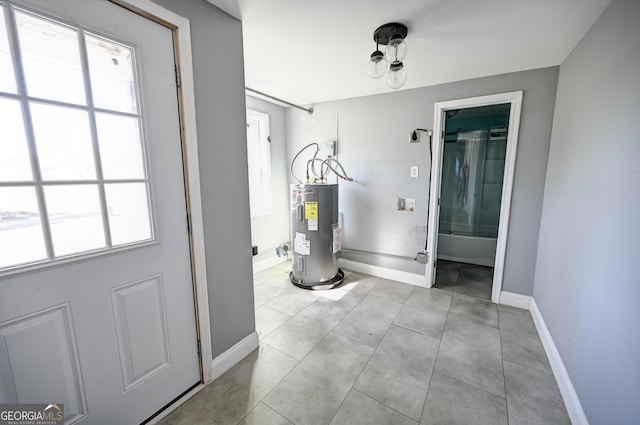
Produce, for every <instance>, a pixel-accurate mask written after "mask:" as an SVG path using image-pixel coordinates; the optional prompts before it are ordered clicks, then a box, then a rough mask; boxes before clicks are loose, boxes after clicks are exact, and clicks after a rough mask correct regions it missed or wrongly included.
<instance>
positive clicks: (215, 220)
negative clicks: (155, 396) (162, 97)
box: [155, 0, 255, 357]
mask: <svg viewBox="0 0 640 425" xmlns="http://www.w3.org/2000/svg"><path fill="white" fill-rule="evenodd" d="M155 1H156V3H158V4H160V5H162V6H164V7H166V8H167V9H169V10H171V11H173V12H175V13H177V14H179V15H181V16H184V17H186V18H188V19H189V20H190V22H191V42H192V50H193V68H194V71H193V73H194V79H195V93H196V119H197V126H198V128H197V131H198V151H199V157H200V183H201V185H202V207H203V214H204V236H205V248H206V255H207V278H208V282H207V285H208V289H209V309H210V311H209V313H210V315H211V316H210V319H211V339H212V346H213V347H212V349H213V357H216V356H217V355H219V354H221V353H223V352H224V351H225V350H227V349H229V348H230V347H232V346H233V345H234V344H236V343H237V342H238V341H240V340H242V339H243V338H244V337H246V336H247V335H249V334H251V333H252V332H253V331H254V329H255V319H254V310H253V276H252V274H251V270H252V267H251V234H250V219H249V189H248V187H249V183H248V175H247V141H246V139H247V133H246V121H245V109H246V108H245V96H244V65H243V50H242V24H241V23H240V21H238V20H236V19H235V18H232V17H231V16H229V15H227V14H226V13H224V12H222V11H221V10H219V9H218V8H216V7H214V6H212V5H211V4H210V3H207V2H206V1H204V0H182V1H179V2H178V1H172V0H155ZM221 40H224V42H220V41H221ZM223 65H224V66H223Z"/></svg>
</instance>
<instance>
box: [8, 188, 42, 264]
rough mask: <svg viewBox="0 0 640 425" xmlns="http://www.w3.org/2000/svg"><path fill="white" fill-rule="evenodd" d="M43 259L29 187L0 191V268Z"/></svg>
mask: <svg viewBox="0 0 640 425" xmlns="http://www.w3.org/2000/svg"><path fill="white" fill-rule="evenodd" d="M46 258H47V251H46V248H45V244H44V236H43V234H42V223H41V221H40V212H39V210H38V202H37V200H36V193H35V189H34V188H33V187H0V267H10V266H15V265H18V264H24V263H29V262H33V261H38V260H44V259H46Z"/></svg>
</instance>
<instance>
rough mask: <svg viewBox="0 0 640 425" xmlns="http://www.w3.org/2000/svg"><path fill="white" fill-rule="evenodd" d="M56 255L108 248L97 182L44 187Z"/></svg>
mask: <svg viewBox="0 0 640 425" xmlns="http://www.w3.org/2000/svg"><path fill="white" fill-rule="evenodd" d="M44 194H45V199H46V202H47V208H48V214H49V226H50V227H51V238H52V241H53V251H54V253H55V255H56V256H62V255H69V254H75V253H78V252H85V251H91V250H94V249H98V248H104V247H105V238H104V227H103V224H102V214H101V211H100V200H99V197H98V186H97V185H67V186H48V187H45V188H44Z"/></svg>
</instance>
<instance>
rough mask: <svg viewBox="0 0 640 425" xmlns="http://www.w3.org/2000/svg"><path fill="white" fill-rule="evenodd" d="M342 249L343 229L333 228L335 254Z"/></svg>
mask: <svg viewBox="0 0 640 425" xmlns="http://www.w3.org/2000/svg"><path fill="white" fill-rule="evenodd" d="M341 249H342V227H334V228H333V253H334V254H335V253H337V252H338V251H340V250H341Z"/></svg>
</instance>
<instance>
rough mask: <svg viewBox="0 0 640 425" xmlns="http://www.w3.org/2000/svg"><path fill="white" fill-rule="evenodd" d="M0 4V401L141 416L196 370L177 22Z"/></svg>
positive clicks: (112, 9) (82, 4) (194, 377)
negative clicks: (170, 26)
mask: <svg viewBox="0 0 640 425" xmlns="http://www.w3.org/2000/svg"><path fill="white" fill-rule="evenodd" d="M0 6H1V7H0V10H1V11H2V16H1V17H0V18H1V20H0V22H2V25H0V403H64V413H65V422H66V423H83V424H134V423H140V422H142V421H144V420H145V419H146V418H148V417H149V416H151V415H152V414H154V413H155V412H156V411H158V410H159V409H161V408H162V407H163V406H165V405H166V404H167V403H169V402H171V401H172V400H173V399H175V398H176V397H178V396H179V395H181V394H182V393H183V392H184V391H185V390H187V389H189V388H191V387H192V386H194V385H195V384H197V383H199V382H200V366H199V364H200V360H199V357H198V346H197V340H198V338H197V332H196V316H195V311H194V309H195V308H194V293H193V279H192V275H191V256H190V249H189V235H188V225H187V210H186V200H185V183H184V175H183V166H182V154H183V152H182V148H181V134H180V121H179V109H178V108H179V107H178V93H177V88H176V77H175V60H174V49H173V45H174V40H173V32H172V30H170V29H168V28H166V27H164V26H162V25H160V24H157V23H155V22H152V21H151V20H149V19H147V18H144V17H142V16H139V15H137V14H135V13H132V12H130V11H128V10H126V9H124V8H122V7H120V6H118V5H115V4H113V3H110V2H107V1H104V0H84V1H74V0H56V1H54V2H52V1H50V0H20V1H6V2H5V1H2V0H0Z"/></svg>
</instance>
